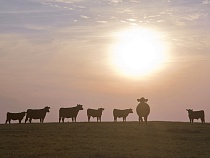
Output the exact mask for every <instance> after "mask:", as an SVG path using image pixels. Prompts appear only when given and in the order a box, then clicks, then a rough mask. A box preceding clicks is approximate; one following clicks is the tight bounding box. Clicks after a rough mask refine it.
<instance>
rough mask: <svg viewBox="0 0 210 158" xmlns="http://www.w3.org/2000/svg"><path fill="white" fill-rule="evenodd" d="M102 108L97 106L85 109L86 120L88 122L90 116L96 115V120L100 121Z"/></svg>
mask: <svg viewBox="0 0 210 158" xmlns="http://www.w3.org/2000/svg"><path fill="white" fill-rule="evenodd" d="M103 110H104V108H98V109H87V116H88V122H90V118H91V117H93V118H94V117H97V122H98V121H100V122H101V115H102V112H103Z"/></svg>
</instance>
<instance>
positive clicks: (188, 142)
mask: <svg viewBox="0 0 210 158" xmlns="http://www.w3.org/2000/svg"><path fill="white" fill-rule="evenodd" d="M0 157H1V158H4V157H12V158H13V157H21V158H24V157H27V158H28V157H29V158H39V157H49V158H53V157H68V158H82V157H84V158H182V157H183V158H203V157H205V158H209V157H210V124H201V123H195V124H190V123H181V122H149V123H148V124H147V125H141V126H139V125H138V123H137V122H126V123H123V122H117V123H114V122H102V123H96V122H95V123H86V122H84V123H64V124H59V123H44V124H38V123H34V124H10V125H0Z"/></svg>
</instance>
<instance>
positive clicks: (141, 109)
mask: <svg viewBox="0 0 210 158" xmlns="http://www.w3.org/2000/svg"><path fill="white" fill-rule="evenodd" d="M137 101H138V102H140V103H139V104H138V105H137V107H136V113H137V114H138V115H139V124H140V123H143V118H144V121H145V123H147V118H148V115H149V113H150V107H149V105H148V104H147V101H148V99H145V98H144V97H142V98H140V99H137Z"/></svg>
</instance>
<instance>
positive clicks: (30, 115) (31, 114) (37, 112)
mask: <svg viewBox="0 0 210 158" xmlns="http://www.w3.org/2000/svg"><path fill="white" fill-rule="evenodd" d="M47 112H50V107H48V106H46V107H45V108H43V109H28V110H27V114H26V119H25V123H26V122H27V121H28V119H29V122H30V123H31V121H32V119H40V123H43V122H44V119H45V116H46V113H47Z"/></svg>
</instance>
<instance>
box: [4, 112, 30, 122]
mask: <svg viewBox="0 0 210 158" xmlns="http://www.w3.org/2000/svg"><path fill="white" fill-rule="evenodd" d="M25 114H26V112H20V113H11V112H8V113H7V119H6V122H5V124H6V123H7V122H9V124H10V122H11V120H19V123H21V121H22V119H23V117H24V116H25Z"/></svg>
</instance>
